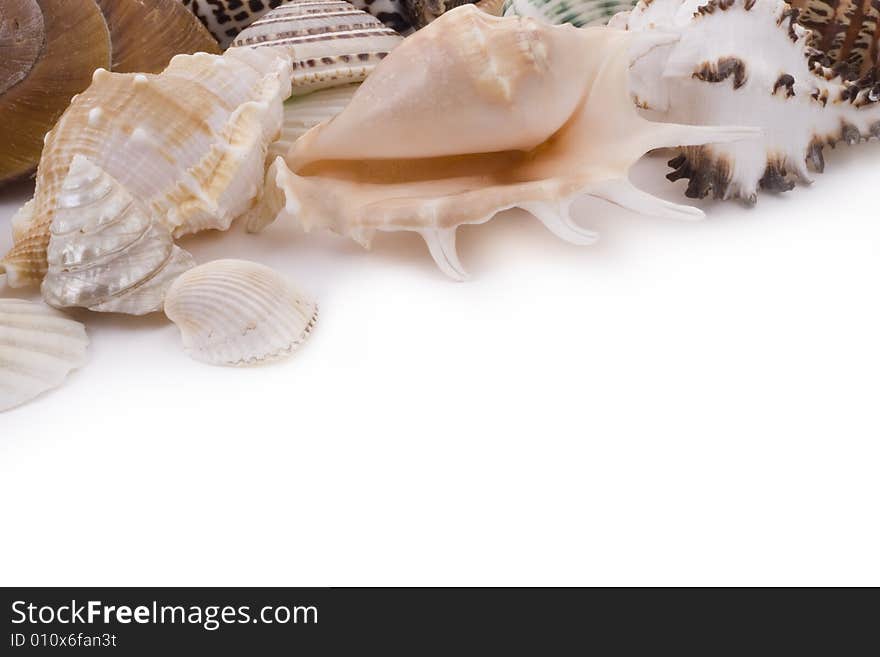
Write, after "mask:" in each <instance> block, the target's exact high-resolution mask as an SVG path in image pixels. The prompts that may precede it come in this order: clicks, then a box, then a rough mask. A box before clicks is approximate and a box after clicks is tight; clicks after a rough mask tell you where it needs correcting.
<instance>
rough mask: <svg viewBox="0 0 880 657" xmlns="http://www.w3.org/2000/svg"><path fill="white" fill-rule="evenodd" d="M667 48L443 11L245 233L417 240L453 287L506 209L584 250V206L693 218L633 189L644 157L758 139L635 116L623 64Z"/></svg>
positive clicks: (273, 180) (282, 165) (293, 168)
mask: <svg viewBox="0 0 880 657" xmlns="http://www.w3.org/2000/svg"><path fill="white" fill-rule="evenodd" d="M670 39H674V37H670V36H668V35H665V36H663V37H660V38H658V37H655V36H652V35H648V36H643V37H642V38H641V39H638V38H632V35H630V34H627V33H625V32H621V31H617V30H611V29H608V28H588V29H576V28H574V27H571V26H558V27H553V26H547V25H543V24H539V23H538V22H536V21H534V20H532V19H520V18H496V17H493V16H490V15H489V14H487V13H485V12H482V11H481V10H479V9H477V8H475V7H473V6H471V5H466V6H463V7H459V8H457V9H453V10H452V11H450V12H448V13H446V14H444V15H443V16H441V17H440V18H438V19H437V20H436V21H434V22H433V23H431V24H430V25H429V26H428V27H426V28H424V29H423V30H421V31H419V32H417V33H416V34H415V35H413V36H411V37H409V38H407V39H406V41H404V43H403V44H402V45H401V46H400V47H398V48H397V49H395V50H394V52H392V53H391V55H389V56H388V58H387V59H386V60H385V61H384V62H382V64H381V65H380V66H378V67H377V68H376V70H375V71H374V72H373V74H372V75H371V76H370V77H369V78H367V80H366V81H365V82H364V83H363V84H362V85H361V86H360V88H359V89H358V91H357V92H356V93H355V95H354V97H353V98H352V100H351V102H350V103H349V104H348V105H347V106H346V108H345V110H343V112H342V113H341V114H339V115H338V116H337V117H335V118H334V119H332V120H330V121H328V122H326V123H323V124H321V125H319V126H318V127H316V128H313V129H312V130H310V131H309V132H308V133H306V134H305V135H304V136H303V137H302V138H301V139H299V140H298V141H296V142H295V144H294V147H293V149H292V150H291V152H290V153H288V154H287V155H286V156H285V157H284V158H283V159H282V158H279V159H278V160H276V161H275V163H274V164H273V165H272V167H271V169H270V172H269V175H268V178H267V181H268V184H267V191H266V194H265V196H264V206H263V208H262V211H261V212H260V213H254V214H253V215H252V216H251V221H250V226H251V228H253V229H259V228H261V227H262V225H263V224H265V223H266V221H267V220H269V219H271V217H272V216H273V215H274V214H275V213H278V214H280V215H281V216H292V217H294V218H295V219H296V220H297V221H298V222H299V223H300V224H301V225H302V226H303V227H304V228H306V229H307V230H308V229H310V228H313V227H325V228H329V229H331V230H333V231H335V232H337V233H340V234H343V235H348V236H350V237H352V238H354V239H355V240H357V241H359V242H361V243H362V244H365V245H368V244H369V243H370V240H371V238H372V236H373V234H374V233H375V231H377V230H382V231H398V230H409V231H415V232H418V233H420V234H421V235H422V236H423V237H424V238H425V240H426V242H427V243H428V246H429V249H430V251H431V254H432V255H433V256H434V259H435V261H436V262H437V264H438V265H439V266H440V267H441V268H442V269H443V271H444V272H446V273H447V274H449V275H450V276H452V277H454V278H463V277H464V276H465V273H464V270H463V268H462V266H461V264H460V263H459V262H458V257H457V255H456V253H455V230H456V228H457V227H458V226H460V225H462V224H475V223H482V222H485V221H488V220H489V219H491V218H492V217H493V216H494V215H495V214H497V213H498V212H500V211H501V210H504V209H508V208H511V207H520V208H523V209H525V210H527V211H528V212H530V213H532V214H533V215H534V216H535V217H537V218H538V219H539V220H540V221H541V222H543V223H544V224H545V225H546V226H547V227H548V228H549V229H550V230H552V231H553V232H554V233H555V234H557V235H558V236H560V237H562V238H564V239H567V240H569V241H572V242H575V243H580V244H585V243H589V242H592V241H593V240H594V239H595V234H594V233H592V232H591V231H588V230H585V229H583V228H581V227H580V226H577V225H576V224H575V223H574V222H573V221H572V219H571V217H570V215H569V207H570V205H571V203H572V202H573V200H574V199H575V198H576V197H577V196H579V195H581V194H590V195H593V196H597V197H600V198H604V199H607V200H610V201H612V202H614V203H618V204H620V205H623V206H625V207H628V208H631V209H634V210H638V211H642V212H646V213H649V214H656V215H660V216H685V217H687V216H690V217H693V216H701V215H702V213H701V212H700V211H699V210H696V209H694V208H688V207H682V206H676V205H674V204H671V203H667V202H665V201H662V200H660V199H657V198H654V197H652V196H650V195H648V194H646V193H644V192H641V191H639V190H637V189H636V188H635V187H633V186H632V185H631V184H630V183H629V182H628V180H627V171H628V169H629V167H630V166H631V165H632V164H634V163H635V162H636V161H637V160H638V159H639V158H640V157H641V156H642V155H643V154H644V153H646V152H648V151H649V150H652V149H654V148H660V147H664V146H674V145H679V144H700V143H706V142H712V141H730V140H736V139H741V138H743V137H747V136H753V135H755V134H756V131H754V130H750V129H736V128H708V127H692V126H684V125H675V124H659V123H652V122H650V121H647V120H645V119H644V118H642V117H641V116H640V115H639V114H638V112H637V110H636V107H635V106H634V105H633V103H632V101H631V99H630V96H629V90H628V82H627V69H628V66H629V64H630V62H631V61H632V60H633V59H638V58H639V57H641V56H643V55H644V54H645V53H646V52H648V51H650V50H651V49H653V48H654V47H656V46H657V45H658V44H663V43H668V42H669V41H670ZM267 207H268V209H267Z"/></svg>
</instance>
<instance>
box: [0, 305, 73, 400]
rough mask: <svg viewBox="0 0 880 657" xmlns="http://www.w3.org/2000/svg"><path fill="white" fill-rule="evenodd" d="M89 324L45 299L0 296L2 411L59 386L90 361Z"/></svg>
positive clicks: (0, 389) (0, 388)
mask: <svg viewBox="0 0 880 657" xmlns="http://www.w3.org/2000/svg"><path fill="white" fill-rule="evenodd" d="M88 344H89V339H88V337H86V330H85V327H84V326H83V325H82V324H80V323H79V322H75V321H73V320H72V319H68V318H67V317H65V316H64V315H62V314H61V313H60V312H58V311H57V310H53V309H52V308H49V307H48V306H47V305H45V304H43V303H35V302H32V301H25V300H22V299H0V411H6V410H9V409H10V408H14V407H16V406H19V405H21V404H23V403H25V402H27V401H29V400H31V399H33V398H34V397H36V396H38V395H40V394H42V393H44V392H46V391H47V390H51V389H52V388H55V387H57V386H59V385H61V383H62V382H63V381H64V379H65V378H66V377H67V375H68V373H70V371H71V370H74V369H76V368H78V367H82V366H83V365H84V364H85V362H86V349H87V347H88Z"/></svg>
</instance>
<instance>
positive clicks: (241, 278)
mask: <svg viewBox="0 0 880 657" xmlns="http://www.w3.org/2000/svg"><path fill="white" fill-rule="evenodd" d="M317 313H318V309H317V306H316V305H315V304H314V303H312V302H311V301H308V300H306V299H305V298H304V297H303V295H302V294H301V293H300V292H299V291H298V290H297V289H296V288H295V287H293V286H292V285H291V284H290V283H289V282H288V281H287V280H286V279H285V278H284V277H282V276H281V275H280V274H278V273H277V272H275V271H273V270H272V269H270V268H269V267H266V266H264V265H260V264H257V263H255V262H247V261H245V260H215V261H213V262H209V263H206V264H204V265H200V266H198V267H196V268H195V269H191V270H189V271H188V272H186V273H185V274H183V275H182V276H180V278H178V279H177V280H176V281H175V282H174V283H173V284H172V285H171V287H170V289H169V290H168V295H167V297H166V299H165V314H166V315H168V318H169V319H170V320H171V321H172V322H174V323H175V324H177V327H178V328H179V329H180V333H181V335H182V337H183V346H184V348H185V349H186V350H187V351H188V352H189V354H190V355H191V356H192V357H193V358H195V359H197V360H201V361H204V362H206V363H211V364H213V365H254V364H257V363H262V362H265V361H269V360H274V359H277V358H281V357H283V356H287V355H289V354H291V353H292V352H293V351H295V350H296V349H297V347H299V345H301V344H302V343H303V342H304V341H305V339H306V338H307V337H308V336H309V334H310V333H311V331H312V328H314V326H315V322H316V321H317V316H318V315H317Z"/></svg>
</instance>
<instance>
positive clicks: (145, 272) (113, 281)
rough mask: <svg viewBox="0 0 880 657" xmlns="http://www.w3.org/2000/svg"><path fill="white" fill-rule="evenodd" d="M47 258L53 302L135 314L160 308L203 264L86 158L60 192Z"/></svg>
mask: <svg viewBox="0 0 880 657" xmlns="http://www.w3.org/2000/svg"><path fill="white" fill-rule="evenodd" d="M48 263H49V271H48V272H47V274H46V277H45V278H44V279H43V284H42V292H43V299H44V300H45V301H46V302H47V303H48V304H50V305H52V306H55V307H58V308H63V307H67V306H81V307H84V308H89V309H90V310H95V311H100V312H120V313H128V314H130V315H143V314H146V313H151V312H156V311H157V310H161V309H162V304H163V302H164V300H165V290H166V289H167V288H168V286H169V285H170V284H171V282H172V281H173V280H174V279H175V278H177V277H178V276H179V275H180V274H182V273H183V272H184V271H186V270H187V269H190V268H192V267H194V266H195V264H196V263H195V260H193V257H192V256H191V255H190V254H189V253H187V252H186V251H184V250H183V249H181V248H179V247H177V246H175V245H174V241H173V240H172V238H171V232H170V231H169V229H168V227H167V226H164V225H161V224H160V225H156V222H155V221H154V220H153V219H152V217H151V216H150V213H149V212H148V211H147V209H146V208H145V207H144V206H143V205H142V204H141V203H140V202H139V201H137V200H136V199H134V198H133V197H132V195H131V194H130V193H129V192H128V190H126V189H125V187H123V186H122V185H120V184H119V183H118V182H117V181H116V180H114V179H113V178H111V177H110V176H109V175H107V174H106V173H105V172H104V171H103V170H102V169H101V168H100V167H98V166H96V165H95V164H93V163H92V162H90V161H89V160H88V159H87V158H85V157H83V156H82V155H77V156H75V157H74V158H73V162H72V163H71V165H70V168H69V169H68V172H67V176H66V177H65V178H64V183H63V184H62V185H61V190H60V192H59V193H58V202H57V206H56V210H55V214H54V217H53V218H52V226H51V238H50V240H49V250H48Z"/></svg>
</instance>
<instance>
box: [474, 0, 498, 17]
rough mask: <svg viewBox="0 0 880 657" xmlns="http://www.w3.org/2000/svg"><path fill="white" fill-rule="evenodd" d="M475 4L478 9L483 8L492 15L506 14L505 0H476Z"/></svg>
mask: <svg viewBox="0 0 880 657" xmlns="http://www.w3.org/2000/svg"><path fill="white" fill-rule="evenodd" d="M474 4H475V5H476V6H477V8H478V9H482V10H483V11H485V12H486V13H487V14H491V15H492V16H503V15H504V4H505V0H479V2H475V3H474Z"/></svg>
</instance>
